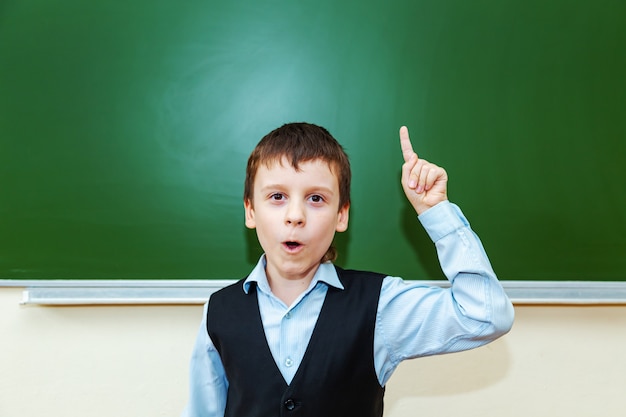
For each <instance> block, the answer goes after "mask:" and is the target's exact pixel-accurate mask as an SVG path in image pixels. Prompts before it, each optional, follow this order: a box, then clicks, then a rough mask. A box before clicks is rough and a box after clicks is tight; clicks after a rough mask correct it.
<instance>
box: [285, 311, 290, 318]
mask: <svg viewBox="0 0 626 417" xmlns="http://www.w3.org/2000/svg"><path fill="white" fill-rule="evenodd" d="M285 318H286V319H290V318H291V311H288V312H287V314H285Z"/></svg>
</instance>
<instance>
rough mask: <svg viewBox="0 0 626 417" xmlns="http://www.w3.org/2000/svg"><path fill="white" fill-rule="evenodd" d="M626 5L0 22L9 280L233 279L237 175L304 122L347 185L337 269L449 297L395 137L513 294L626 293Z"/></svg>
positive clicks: (248, 239) (308, 7)
mask: <svg viewBox="0 0 626 417" xmlns="http://www.w3.org/2000/svg"><path fill="white" fill-rule="evenodd" d="M625 18H626V3H625V2H623V1H617V0H616V1H605V0H600V1H596V2H591V1H578V0H552V1H527V0H524V1H522V0H509V1H465V0H449V1H418V0H397V1H389V2H382V1H374V0H365V1H349V0H314V1H313V0H305V1H297V2H296V1H279V0H276V1H255V2H252V1H248V2H244V1H228V2H226V1H215V0H204V1H200V0H192V1H184V2H180V1H174V0H150V1H147V0H135V1H111V0H92V1H77V0H60V1H54V2H49V1H43V0H33V1H29V2H18V1H10V0H9V1H4V2H3V3H2V4H1V5H0V278H3V279H39V278H63V279H68V278H69V279H94V278H95V279H100V278H103V279H104V278H113V279H117V278H119V279H144V278H145V279H148V278H157V279H160V278H163V279H166V278H168V279H169V278H181V279H183V278H185V279H189V278H192V279H195V278H198V279H205V278H208V279H214V278H226V279H228V278H239V277H242V276H244V275H245V274H246V273H247V272H248V271H249V270H250V269H251V267H252V266H253V265H254V263H256V260H257V259H258V256H259V255H260V253H261V249H260V247H259V246H258V244H257V243H256V239H255V235H254V232H251V231H248V230H246V229H245V227H244V223H243V208H242V188H243V187H242V184H243V179H244V170H245V163H246V160H247V157H248V155H249V153H250V152H251V150H252V148H253V147H254V145H255V144H256V142H257V141H258V140H259V139H260V138H261V137H262V136H263V135H264V134H265V133H267V132H269V131H270V130H272V129H274V128H275V127H278V126H280V125H281V124H283V123H286V122H291V121H308V122H313V123H317V124H320V125H323V126H325V127H327V128H328V129H329V130H330V131H331V133H332V134H333V135H334V136H335V137H336V138H337V139H338V140H339V141H340V142H341V143H342V144H343V145H344V146H345V148H346V150H347V152H348V154H349V155H350V157H351V160H352V165H353V207H352V210H351V218H350V228H349V231H348V232H346V233H344V234H342V235H340V236H338V238H337V246H338V248H339V251H340V256H339V260H338V264H340V265H343V266H345V267H350V268H362V269H369V270H375V271H379V272H385V273H389V274H394V275H400V276H402V277H404V278H407V279H437V278H441V277H442V274H441V272H440V270H439V267H438V263H437V259H436V254H435V251H434V248H433V246H432V243H431V242H430V241H429V240H428V237H427V236H426V234H425V233H424V231H423V230H422V229H421V226H420V225H419V223H418V221H417V220H416V218H415V216H414V214H413V213H412V212H411V210H410V207H409V206H408V204H407V203H406V202H405V200H404V197H403V195H402V190H401V188H400V185H399V174H400V166H401V163H402V157H401V153H400V151H399V146H398V142H397V130H398V128H399V127H400V126H401V125H402V124H406V125H408V126H409V129H410V131H411V137H412V139H413V141H414V144H415V146H416V149H417V151H418V152H419V153H420V155H421V156H422V157H424V158H426V159H429V160H432V161H433V162H437V163H438V164H440V165H442V166H444V167H445V168H446V169H447V170H448V172H449V174H450V183H449V196H450V199H451V200H452V201H454V202H456V203H457V204H459V205H460V206H461V208H462V209H463V211H464V212H465V214H466V215H467V217H468V218H469V220H470V222H471V223H472V226H473V228H474V229H475V230H476V231H477V232H478V234H479V235H480V237H481V239H482V240H483V243H484V245H485V247H486V250H487V252H488V254H489V256H490V259H491V260H492V263H493V265H494V268H495V270H496V272H497V273H498V275H499V276H500V277H501V279H504V280H624V279H626V76H625V74H626V25H625V24H624V21H625Z"/></svg>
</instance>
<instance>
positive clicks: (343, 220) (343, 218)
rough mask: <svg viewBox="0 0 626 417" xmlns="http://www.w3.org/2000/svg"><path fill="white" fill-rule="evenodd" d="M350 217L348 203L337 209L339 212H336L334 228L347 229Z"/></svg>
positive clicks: (338, 229) (342, 230)
mask: <svg viewBox="0 0 626 417" xmlns="http://www.w3.org/2000/svg"><path fill="white" fill-rule="evenodd" d="M349 217H350V204H346V205H345V206H343V207H342V208H340V209H339V213H337V227H336V228H335V230H336V231H338V232H345V231H346V230H348V218H349Z"/></svg>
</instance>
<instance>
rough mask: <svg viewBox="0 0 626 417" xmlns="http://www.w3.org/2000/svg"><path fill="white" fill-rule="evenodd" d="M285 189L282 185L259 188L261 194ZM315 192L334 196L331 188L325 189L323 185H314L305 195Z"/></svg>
mask: <svg viewBox="0 0 626 417" xmlns="http://www.w3.org/2000/svg"><path fill="white" fill-rule="evenodd" d="M285 188H286V187H285V186H284V185H282V184H268V185H265V186H263V187H261V192H266V191H269V190H273V189H276V190H283V189H285ZM316 191H317V192H320V193H324V194H331V195H334V194H335V193H334V192H333V190H332V189H331V188H329V187H325V186H323V185H316V186H313V187H308V188H307V194H310V193H312V192H316Z"/></svg>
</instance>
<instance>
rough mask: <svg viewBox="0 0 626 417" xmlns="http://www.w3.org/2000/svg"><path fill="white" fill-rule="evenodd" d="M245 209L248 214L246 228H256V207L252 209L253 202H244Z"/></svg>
mask: <svg viewBox="0 0 626 417" xmlns="http://www.w3.org/2000/svg"><path fill="white" fill-rule="evenodd" d="M243 208H244V210H245V212H246V227H247V228H248V229H254V228H256V221H255V220H254V207H252V201H251V200H243Z"/></svg>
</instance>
